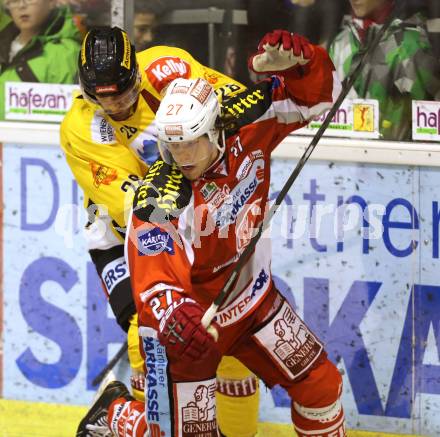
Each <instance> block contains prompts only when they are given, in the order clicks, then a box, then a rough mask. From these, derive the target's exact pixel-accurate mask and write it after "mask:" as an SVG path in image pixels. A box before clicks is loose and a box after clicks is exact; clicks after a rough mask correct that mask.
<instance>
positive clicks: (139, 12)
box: [134, 0, 165, 52]
mask: <svg viewBox="0 0 440 437" xmlns="http://www.w3.org/2000/svg"><path fill="white" fill-rule="evenodd" d="M164 12H165V5H164V4H163V2H162V1H161V0H150V1H149V2H147V3H146V2H145V0H137V1H136V2H135V5H134V45H135V47H136V51H138V52H139V51H142V50H145V49H148V48H150V47H152V46H154V45H157V44H160V42H159V41H158V40H157V27H158V24H159V23H158V21H159V19H160V16H161V15H162V14H163V13H164Z"/></svg>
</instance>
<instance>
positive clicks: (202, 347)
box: [159, 302, 218, 360]
mask: <svg viewBox="0 0 440 437" xmlns="http://www.w3.org/2000/svg"><path fill="white" fill-rule="evenodd" d="M176 303H177V302H175V303H174V304H173V305H175V304H176ZM203 314H204V311H203V308H202V307H201V306H200V305H199V304H198V303H196V302H183V303H181V304H180V305H175V306H174V309H172V311H171V312H169V310H167V312H166V314H165V316H164V317H165V319H162V320H161V323H160V328H159V329H160V331H159V341H160V342H161V343H162V344H163V345H164V346H165V347H166V349H167V353H168V354H169V355H170V356H172V357H176V358H182V359H185V358H187V359H188V358H189V359H192V360H201V359H204V358H206V357H207V356H208V355H209V354H211V353H212V352H214V351H215V352H218V351H217V345H216V343H215V340H214V337H213V336H212V335H211V334H210V333H209V332H208V331H207V330H206V329H205V328H204V327H203V326H202V324H201V319H202V317H203ZM211 327H213V328H215V329H216V330H217V327H218V325H217V324H216V323H213V324H211Z"/></svg>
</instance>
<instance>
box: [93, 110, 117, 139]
mask: <svg viewBox="0 0 440 437" xmlns="http://www.w3.org/2000/svg"><path fill="white" fill-rule="evenodd" d="M91 134H92V140H93V141H95V142H97V143H101V144H113V143H114V142H115V141H116V139H115V131H114V129H113V126H112V125H111V124H110V123H109V122H108V121H107V120H106V119H105V118H104V117H102V116H101V115H98V114H95V115H94V117H93V120H92V124H91Z"/></svg>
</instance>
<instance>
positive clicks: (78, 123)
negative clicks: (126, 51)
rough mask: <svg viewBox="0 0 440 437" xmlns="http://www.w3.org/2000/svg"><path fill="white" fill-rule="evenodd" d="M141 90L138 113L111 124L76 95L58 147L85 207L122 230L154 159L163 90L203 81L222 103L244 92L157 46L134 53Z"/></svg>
mask: <svg viewBox="0 0 440 437" xmlns="http://www.w3.org/2000/svg"><path fill="white" fill-rule="evenodd" d="M136 57H137V62H138V64H139V71H140V73H141V78H142V85H141V88H142V91H141V94H140V96H139V99H138V102H137V107H136V111H135V112H134V113H133V114H132V115H131V116H130V117H129V118H128V119H126V120H124V121H120V122H118V121H115V120H113V119H112V118H110V117H109V116H108V115H106V114H105V113H104V112H103V111H102V109H101V108H100V107H99V106H98V105H95V104H93V103H92V102H90V101H89V100H86V99H84V98H83V97H82V96H78V97H76V98H75V99H74V102H73V104H72V107H71V108H70V110H69V112H68V113H67V115H66V117H65V118H64V120H63V122H62V124H61V147H62V149H63V151H64V153H65V155H66V159H67V163H68V164H69V166H70V168H71V170H72V172H73V175H74V177H75V179H76V181H77V182H78V184H79V185H80V186H81V188H82V190H83V191H84V195H85V202H86V206H89V205H90V204H95V205H98V206H99V210H100V212H101V214H102V213H103V212H104V213H105V214H107V215H108V216H110V217H111V219H112V220H113V225H114V226H116V227H120V228H124V227H125V225H126V219H127V215H128V211H129V210H130V207H131V201H132V194H133V188H135V187H136V181H137V180H138V179H141V178H142V177H143V176H144V175H145V173H146V170H147V168H148V164H149V163H151V162H152V161H154V160H155V158H156V157H157V143H156V138H157V135H156V128H155V124H154V117H155V112H156V110H157V107H158V105H159V102H160V99H161V91H162V90H163V89H164V88H165V87H166V86H167V85H168V84H169V83H170V82H171V81H172V80H174V79H176V78H177V77H184V78H196V77H203V78H205V79H206V80H208V81H209V83H211V85H212V86H213V87H214V88H215V89H216V93H217V95H218V96H219V99H220V101H222V99H223V98H225V97H230V96H233V95H235V94H237V93H239V92H241V91H243V90H244V89H245V88H244V86H243V85H241V84H239V83H238V82H236V81H234V80H233V79H231V78H229V77H227V76H225V75H223V74H221V73H219V72H217V71H215V70H212V69H210V68H208V67H205V66H203V65H202V64H200V63H199V62H198V61H196V60H195V59H194V58H193V57H192V56H191V55H190V54H189V53H188V52H186V51H185V50H182V49H178V48H175V47H166V46H156V47H152V48H150V49H147V50H144V51H142V52H139V53H137V54H136Z"/></svg>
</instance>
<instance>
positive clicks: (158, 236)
mask: <svg viewBox="0 0 440 437" xmlns="http://www.w3.org/2000/svg"><path fill="white" fill-rule="evenodd" d="M137 239H138V252H139V255H140V256H143V255H158V254H159V253H161V252H163V251H166V252H168V253H169V254H170V255H174V253H175V252H174V241H173V239H172V238H171V236H170V234H168V232H165V231H162V230H161V229H160V228H154V229H152V230H151V231H140V232H139V233H138V238H137Z"/></svg>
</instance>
